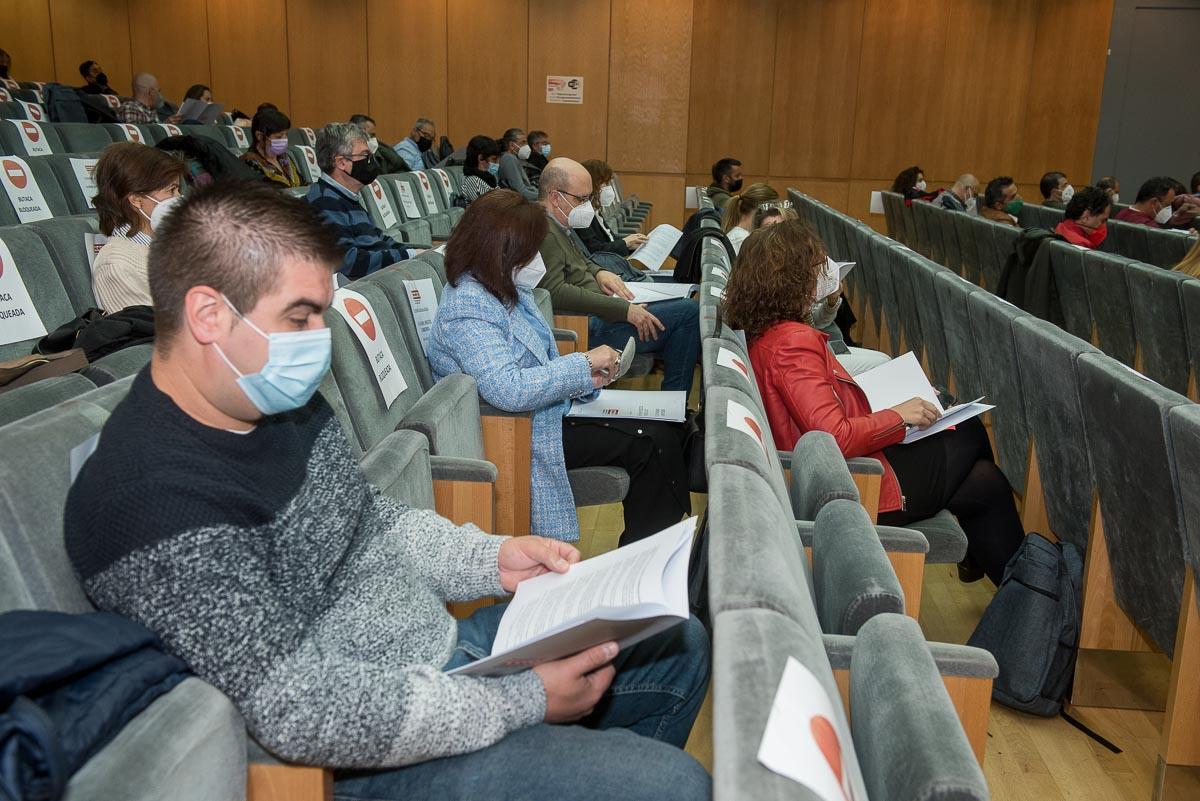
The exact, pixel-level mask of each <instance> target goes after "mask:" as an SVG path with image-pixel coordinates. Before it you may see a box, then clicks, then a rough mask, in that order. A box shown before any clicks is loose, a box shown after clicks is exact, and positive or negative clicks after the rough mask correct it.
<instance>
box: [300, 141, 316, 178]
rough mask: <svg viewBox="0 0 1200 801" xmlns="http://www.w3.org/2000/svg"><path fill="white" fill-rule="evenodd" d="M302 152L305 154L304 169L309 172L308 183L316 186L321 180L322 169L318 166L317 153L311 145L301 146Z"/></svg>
mask: <svg viewBox="0 0 1200 801" xmlns="http://www.w3.org/2000/svg"><path fill="white" fill-rule="evenodd" d="M300 152H301V153H303V154H304V169H306V170H308V182H309V183H310V184H315V183H316V182H317V181H319V180H321V168H320V167H319V166H318V165H317V151H315V150H313V148H312V147H310V146H309V145H300Z"/></svg>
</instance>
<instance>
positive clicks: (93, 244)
mask: <svg viewBox="0 0 1200 801" xmlns="http://www.w3.org/2000/svg"><path fill="white" fill-rule="evenodd" d="M107 242H108V237H107V236H105V235H104V234H92V233H87V234H84V235H83V247H84V250H86V251H87V257H88V267H89V268H91V269H93V270H94V269H96V257H97V256H99V255H100V249H101V248H103V247H104V245H105V244H106V243H107ZM334 289H337V286H336V285H335V286H334Z"/></svg>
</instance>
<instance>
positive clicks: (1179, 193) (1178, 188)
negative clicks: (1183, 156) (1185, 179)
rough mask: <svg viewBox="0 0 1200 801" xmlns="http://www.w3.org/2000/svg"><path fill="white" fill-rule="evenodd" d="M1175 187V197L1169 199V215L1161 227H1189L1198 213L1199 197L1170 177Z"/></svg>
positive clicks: (1199, 213) (1199, 211) (1199, 212)
mask: <svg viewBox="0 0 1200 801" xmlns="http://www.w3.org/2000/svg"><path fill="white" fill-rule="evenodd" d="M1171 181H1172V183H1173V185H1174V187H1175V199H1174V200H1172V201H1171V217H1170V219H1168V220H1167V222H1166V225H1164V226H1163V228H1183V229H1187V228H1191V227H1192V223H1193V222H1194V221H1195V219H1196V216H1197V215H1200V198H1198V197H1196V196H1195V195H1193V194H1192V193H1191V192H1189V191H1188V189H1187V187H1186V186H1184V185H1183V184H1182V183H1181V182H1179V181H1176V180H1175V179H1174V178H1172V179H1171Z"/></svg>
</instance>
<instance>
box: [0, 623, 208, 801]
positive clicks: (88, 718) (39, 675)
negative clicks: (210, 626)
mask: <svg viewBox="0 0 1200 801" xmlns="http://www.w3.org/2000/svg"><path fill="white" fill-rule="evenodd" d="M186 676H187V666H186V665H184V663H183V662H182V661H180V660H179V659H177V658H175V657H173V656H168V655H167V654H164V653H163V652H162V651H160V650H159V641H158V637H156V636H155V635H154V633H153V632H151V631H150V630H149V629H146V628H143V627H142V626H140V625H138V624H137V623H134V622H133V621H131V620H126V619H125V618H123V617H120V616H119V615H114V614H110V613H108V612H94V613H90V614H84V615H68V614H64V613H62V612H39V611H32V610H20V611H16V612H8V613H6V614H3V615H0V799H3V800H4V801H8V799H10V798H11V799H21V801H43V799H56V798H59V797H61V796H62V793H63V791H64V790H65V788H66V784H67V781H68V780H69V779H70V778H71V775H72V774H74V773H75V771H76V770H78V769H79V768H80V767H82V766H83V764H84V763H85V762H87V761H88V760H89V759H90V758H91V757H92V756H94V755H95V754H96V753H97V752H98V751H100V749H102V748H103V747H104V746H105V745H107V744H108V743H109V741H111V740H112V738H113V737H115V736H116V735H117V733H118V732H120V731H121V729H122V728H124V726H125V724H126V723H128V722H129V721H130V720H131V719H132V718H133V717H134V716H135V715H137V714H138V713H139V712H141V711H142V710H143V709H145V708H146V707H147V706H149V705H150V703H151V702H152V701H154V699H156V698H158V696H160V695H162V694H164V693H166V692H169V691H170V690H171V688H173V687H174V686H175V685H176V684H178V683H179V682H181V681H183V679H184V678H185V677H186Z"/></svg>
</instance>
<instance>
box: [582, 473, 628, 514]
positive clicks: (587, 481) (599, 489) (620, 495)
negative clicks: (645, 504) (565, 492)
mask: <svg viewBox="0 0 1200 801" xmlns="http://www.w3.org/2000/svg"><path fill="white" fill-rule="evenodd" d="M567 480H568V481H570V482H571V494H572V495H573V496H574V497H575V505H576V506H599V505H601V504H605V503H620V502H621V501H623V500H625V495H626V494H627V493H628V492H629V474H628V473H626V472H625V471H624V470H622V469H621V468H619V467H578V468H575V469H574V470H568V471H567Z"/></svg>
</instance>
